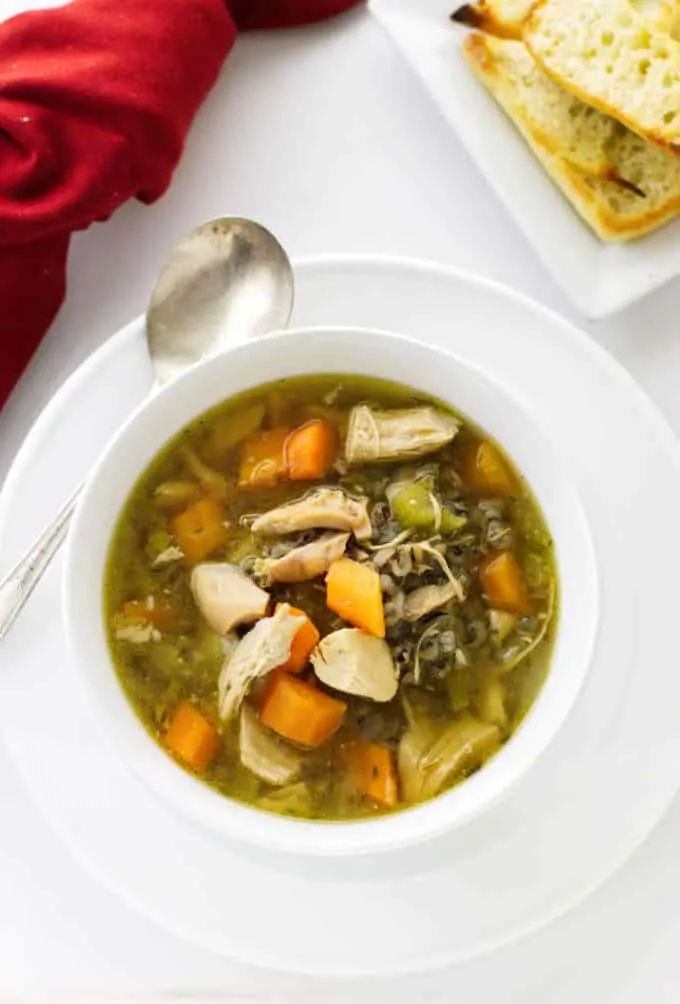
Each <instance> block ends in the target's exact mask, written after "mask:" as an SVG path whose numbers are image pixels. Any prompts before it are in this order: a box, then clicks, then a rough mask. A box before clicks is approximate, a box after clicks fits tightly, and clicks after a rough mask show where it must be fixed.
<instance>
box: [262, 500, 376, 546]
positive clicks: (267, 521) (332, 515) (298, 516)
mask: <svg viewBox="0 0 680 1004" xmlns="http://www.w3.org/2000/svg"><path fill="white" fill-rule="evenodd" d="M251 529H252V531H253V533H259V534H262V535H264V536H269V537H274V536H278V535H283V534H286V533H297V532H298V531H300V530H315V529H322V530H344V531H345V532H346V533H350V532H351V533H353V534H354V536H355V537H356V538H357V540H366V539H367V538H369V537H370V536H371V521H370V519H369V516H368V510H367V508H366V499H363V498H362V499H355V498H352V497H351V496H350V495H346V494H345V492H343V491H341V490H340V489H339V488H317V489H316V490H315V491H312V492H310V493H309V494H308V495H305V496H304V498H301V499H298V501H297V502H289V503H288V504H287V505H282V506H280V507H279V508H278V509H271V510H270V511H269V512H265V513H263V514H262V516H258V517H257V519H256V520H255V521H254V522H253V525H252V528H251Z"/></svg>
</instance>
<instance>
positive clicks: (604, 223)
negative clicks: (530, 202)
mask: <svg viewBox="0 0 680 1004" xmlns="http://www.w3.org/2000/svg"><path fill="white" fill-rule="evenodd" d="M517 44H521V43H516V42H514V41H508V40H495V44H494V40H492V39H490V38H489V37H488V36H486V35H482V34H479V33H474V34H472V35H470V36H468V38H467V39H466V40H465V43H464V46H463V49H464V53H465V56H466V59H467V61H468V63H469V64H470V66H471V68H472V70H473V71H474V73H475V74H476V76H477V77H478V78H479V80H480V81H481V82H482V83H483V84H484V86H485V87H486V88H487V89H488V90H489V92H490V93H491V94H492V96H493V97H494V98H495V100H496V101H497V102H498V104H499V105H500V106H501V108H503V110H504V111H505V112H506V114H507V115H508V116H509V117H510V119H511V120H512V122H513V124H514V125H515V127H516V128H517V129H518V131H519V132H520V133H521V135H522V136H523V137H524V139H525V140H526V142H527V143H528V145H529V146H530V148H531V149H532V151H533V152H534V154H535V155H536V157H537V158H538V160H539V161H540V163H541V164H542V165H543V167H544V168H545V170H546V171H547V172H548V174H549V175H550V177H551V178H552V180H553V181H554V182H555V184H556V185H557V186H558V187H559V188H560V189H561V191H562V192H563V194H564V195H565V196H566V197H567V199H568V200H569V202H570V203H571V204H572V205H573V206H574V208H575V209H576V210H577V212H578V213H579V214H580V215H581V217H582V218H583V219H584V220H585V222H586V223H587V224H588V225H589V226H590V227H591V229H592V230H593V231H594V232H595V233H596V234H597V235H598V236H599V237H600V238H601V239H602V240H604V241H626V240H633V239H635V238H637V237H642V236H643V235H644V234H646V233H649V231H651V230H654V229H656V228H657V227H659V226H661V225H662V224H663V223H666V222H667V221H668V220H670V219H672V218H673V217H674V216H675V215H676V214H677V213H678V212H680V161H678V160H677V158H675V157H672V156H670V155H668V154H667V153H665V152H664V151H662V150H658V149H656V148H655V147H652V146H650V145H649V144H648V143H646V142H645V141H644V140H643V139H641V138H640V137H639V136H637V135H635V134H634V133H631V132H630V131H629V130H627V129H624V128H622V127H619V128H618V129H616V130H615V131H614V133H613V134H612V136H611V138H610V140H609V142H608V143H607V144H606V156H607V158H608V160H609V162H610V163H611V164H612V165H613V167H614V169H615V170H616V171H618V172H624V171H625V173H626V176H627V177H629V178H630V181H631V187H630V188H625V187H622V186H621V185H620V184H618V183H616V182H613V181H609V180H607V179H606V178H601V177H596V176H594V175H592V174H590V173H587V172H585V171H583V170H581V169H580V168H579V167H577V166H575V165H574V164H573V163H570V162H569V161H568V160H566V159H565V158H564V157H563V156H561V155H560V153H559V152H557V151H558V150H559V142H558V139H559V137H556V136H548V135H547V134H545V133H540V132H538V131H536V130H535V129H534V128H533V126H532V123H531V121H530V120H529V118H528V116H527V114H526V110H525V106H524V104H523V102H522V101H521V99H520V98H519V97H518V93H519V90H518V87H517V85H516V80H515V79H514V77H513V70H512V68H513V63H512V62H511V61H509V60H508V59H507V58H498V53H499V47H503V48H506V49H507V46H510V45H512V46H516V45H517Z"/></svg>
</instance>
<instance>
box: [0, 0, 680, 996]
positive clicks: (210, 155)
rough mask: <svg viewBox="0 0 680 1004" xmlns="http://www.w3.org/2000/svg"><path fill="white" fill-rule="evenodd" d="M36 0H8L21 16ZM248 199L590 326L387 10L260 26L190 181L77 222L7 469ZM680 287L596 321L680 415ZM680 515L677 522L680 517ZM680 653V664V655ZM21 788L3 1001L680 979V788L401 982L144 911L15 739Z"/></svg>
mask: <svg viewBox="0 0 680 1004" xmlns="http://www.w3.org/2000/svg"><path fill="white" fill-rule="evenodd" d="M48 2H49V0H48ZM413 2H414V3H417V2H418V0H413ZM23 5H24V4H23V3H22V0H0V14H9V13H12V12H13V11H15V10H18V9H19V8H20V6H23ZM26 6H28V4H26ZM230 212H231V213H238V214H241V215H245V216H252V217H255V218H257V219H260V220H262V221H263V222H264V223H266V224H267V225H269V226H270V227H271V228H272V229H273V230H274V231H275V232H276V233H277V234H278V235H279V236H280V238H281V240H282V241H283V242H284V244H285V245H286V247H287V248H288V249H289V251H290V252H291V253H292V254H294V255H295V254H308V253H314V252H325V251H343V252H353V251H365V252H372V251H380V252H387V253H392V254H404V255H410V256H420V257H424V258H430V259H437V260H440V261H443V262H447V263H450V264H453V265H457V266H460V267H463V268H466V269H470V270H473V271H476V272H479V273H481V274H483V275H487V276H491V277H493V278H494V279H497V280H500V281H501V282H504V283H507V284H508V285H511V286H515V287H516V288H518V289H520V290H522V291H524V292H525V293H528V294H529V295H531V296H533V297H536V298H537V299H539V300H542V301H543V302H544V303H547V304H548V305H549V306H551V307H553V308H555V309H557V310H558V311H561V312H562V313H564V314H566V315H567V316H569V317H571V318H572V319H573V320H575V321H576V322H577V323H583V322H582V320H581V319H580V318H579V317H578V316H577V314H576V313H575V312H574V311H573V310H572V309H571V308H570V305H569V303H568V302H567V301H566V300H565V299H564V297H563V296H562V294H561V293H560V292H559V290H558V289H557V288H556V287H555V285H554V284H553V282H552V281H551V279H550V278H549V276H548V274H547V272H546V271H545V269H544V268H543V266H542V265H541V263H540V262H539V261H538V260H537V259H536V257H535V255H534V253H533V252H532V250H531V249H530V248H529V247H528V246H527V245H526V243H525V242H524V240H523V239H522V237H521V236H520V235H519V233H518V232H517V231H516V230H515V228H514V226H513V225H512V223H511V221H510V220H509V218H508V217H507V215H506V213H505V211H504V210H503V208H502V207H501V206H500V205H499V204H498V202H497V201H496V199H495V198H494V196H493V195H492V193H491V192H490V190H489V189H488V188H487V186H486V184H485V183H484V181H483V180H482V179H481V177H479V176H478V174H477V172H476V170H475V168H474V166H473V165H472V164H471V163H470V161H469V159H468V157H467V155H466V153H465V151H464V150H463V149H462V148H461V147H460V145H459V144H458V142H457V141H456V139H455V137H454V136H453V135H452V134H451V133H450V131H449V129H448V127H447V126H446V125H445V123H444V122H443V120H442V119H441V118H440V116H439V113H438V111H437V110H436V108H435V107H433V106H432V104H431V103H430V101H429V99H428V97H427V95H426V94H425V93H424V92H423V91H422V90H421V88H420V85H419V84H418V82H417V80H416V79H415V78H414V77H413V76H412V75H411V72H410V71H409V69H408V68H407V67H406V66H405V65H404V64H403V63H402V62H401V60H400V58H399V56H398V55H397V53H396V52H395V51H394V50H393V49H392V47H391V45H390V43H389V42H388V41H387V39H386V38H385V37H384V36H383V34H382V32H381V30H380V29H379V28H378V27H377V26H376V25H375V24H374V23H373V21H372V19H371V17H370V15H369V14H368V13H367V12H366V11H364V10H359V11H356V12H353V13H351V14H349V15H347V16H345V17H344V18H342V19H340V20H338V21H336V22H335V23H332V24H327V25H322V26H319V27H317V28H312V29H307V30H305V31H292V32H288V33H285V34H276V33H275V34H267V35H264V34H263V35H260V36H251V37H248V38H243V39H242V40H240V41H239V42H238V44H237V46H236V49H235V50H234V52H233V53H232V55H231V57H230V59H229V61H228V63H227V66H226V68H225V70H224V72H223V74H222V77H221V80H220V82H219V84H218V86H217V87H216V89H215V91H214V93H213V94H212V96H211V97H210V99H209V101H208V103H207V104H206V106H205V108H204V109H203V111H202V113H201V115H200V117H199V119H198V121H197V122H196V124H195V127H194V129H193V131H192V133H191V137H190V141H189V144H188V146H187V149H186V153H185V156H184V159H183V162H182V165H181V167H180V169H179V171H178V172H177V176H176V179H175V182H174V185H173V187H172V190H171V192H170V193H169V194H168V195H167V196H166V197H165V198H164V199H163V200H162V201H161V202H160V203H158V204H157V205H155V206H153V207H150V208H149V207H142V206H141V205H137V204H131V205H128V206H126V207H125V208H124V209H122V210H121V211H120V212H118V213H117V215H116V216H115V218H114V219H113V220H111V221H110V222H108V223H106V224H103V225H98V226H95V227H93V228H92V229H91V230H90V231H89V232H87V233H86V234H83V235H80V236H79V237H78V238H77V239H76V240H75V241H74V244H73V249H72V254H71V260H70V274H69V297H68V302H67V304H66V306H65V308H64V309H63V311H62V313H61V315H60V317H59V319H58V320H57V322H56V324H55V325H54V327H53V329H52V331H51V332H50V334H49V335H48V337H47V338H46V340H45V342H44V344H43V346H42V348H41V349H40V351H39V352H38V354H37V356H36V357H35V359H34V361H33V363H32V365H31V367H30V369H29V371H28V373H27V374H26V376H25V378H24V379H23V381H22V383H21V384H20V386H19V388H18V389H17V391H16V392H15V394H14V395H13V397H12V399H11V400H10V402H9V404H8V405H7V407H6V408H5V410H4V411H3V412H2V414H1V415H0V481H1V480H2V478H3V477H4V474H5V472H6V470H7V468H8V466H9V464H10V462H11V459H12V456H13V455H14V453H15V452H16V450H17V449H18V447H19V445H20V444H21V441H22V439H23V437H24V435H25V434H26V432H27V431H28V429H29V427H30V425H31V423H32V422H33V420H34V419H35V417H36V415H37V414H38V412H39V411H40V409H41V408H42V407H43V406H44V404H45V403H46V402H47V401H48V399H49V398H50V396H51V395H52V393H53V392H54V391H55V390H56V389H57V388H58V387H59V386H60V384H61V383H62V381H63V380H64V379H65V377H66V376H68V374H69V373H70V372H71V371H72V370H73V368H74V367H75V366H76V365H77V364H78V363H80V362H81V360H83V359H84V358H85V357H86V356H87V355H88V354H89V353H90V352H92V351H93V350H94V349H95V348H96V347H97V346H98V345H100V344H101V343H102V342H103V341H104V340H105V339H106V338H107V337H108V336H109V335H110V334H111V333H112V332H114V331H115V330H116V329H117V328H118V327H119V326H120V325H121V324H123V322H125V321H127V320H128V319H129V318H130V317H132V316H133V315H134V314H136V313H138V312H139V311H141V310H142V309H143V307H144V303H145V297H146V295H147V292H148V290H149V288H150V286H151V283H152V281H153V279H154V278H155V274H156V270H157V268H158V266H159V264H160V262H161V261H162V259H163V257H164V255H165V253H166V251H167V250H168V249H169V247H170V246H171V245H172V244H173V242H174V241H175V240H176V239H177V238H178V237H180V236H181V235H182V234H184V233H185V232H186V231H187V230H188V229H190V228H191V227H192V226H193V225H195V224H196V223H197V222H199V221H200V220H202V219H204V218H205V217H208V216H213V215H218V214H221V213H230ZM679 301H680V283H674V284H673V285H671V286H669V287H667V288H665V289H663V290H661V291H660V292H658V293H656V294H654V295H653V296H651V297H650V298H649V299H647V300H646V301H644V302H642V303H640V304H638V305H637V306H635V307H633V308H632V309H629V310H628V311H626V312H625V313H623V314H621V315H619V316H617V317H615V318H613V319H610V320H608V321H606V322H601V323H599V324H596V325H586V327H587V328H588V330H589V331H590V334H591V335H592V337H594V338H596V339H597V340H598V341H599V342H600V343H602V344H603V345H604V346H605V347H606V348H607V349H608V350H609V351H610V352H611V353H612V354H613V355H614V356H615V357H616V358H617V359H618V360H619V361H620V362H621V363H623V365H624V366H626V367H627V368H628V369H629V370H630V372H631V373H632V374H633V375H634V376H635V377H636V378H637V379H638V380H639V381H640V383H641V384H642V385H643V386H644V387H645V388H646V390H647V391H648V393H649V394H650V395H651V396H652V397H653V398H654V400H655V401H656V402H657V404H658V405H659V406H660V408H661V409H662V411H663V412H664V413H665V415H666V416H667V418H668V419H669V420H670V422H671V423H672V424H673V425H674V427H675V428H676V430H677V431H680V394H678V392H677V385H678V377H679V376H680V332H679V331H678V325H677V323H676V315H677V311H676V309H675V305H676V304H677V303H678V302H679ZM574 406H575V407H578V402H577V401H575V402H574ZM667 518H668V520H669V527H670V528H671V532H672V530H673V524H674V520H675V518H676V514H673V513H669V514H668V517H667ZM674 656H675V653H669V672H677V671H679V670H678V667H677V666H676V665H674V661H675V659H674ZM0 661H1V655H0ZM644 668H645V667H644V666H640V672H644ZM659 699H660V700H663V695H662V694H660V695H659ZM0 713H1V712H0ZM678 727H679V728H680V709H679V712H678ZM0 792H1V793H2V803H1V808H0V820H1V824H0V1001H2V1000H7V1001H12V1002H14V1001H18V1000H22V1001H23V1000H31V1001H32V1000H43V999H44V998H49V999H50V1000H51V999H52V998H53V997H56V998H57V999H62V998H63V999H64V1000H66V999H68V1000H69V1001H72V1000H74V999H80V998H82V999H83V1000H86V999H87V1000H88V1001H90V1000H92V997H93V995H98V996H99V995H101V996H104V995H110V996H115V995H118V996H123V995H128V994H129V995H140V994H143V993H149V994H150V993H157V994H160V993H161V992H163V993H167V994H173V995H181V994H182V992H185V993H186V992H187V991H192V992H194V993H200V994H205V995H206V996H210V997H211V998H218V999H219V998H220V997H221V996H225V997H226V996H227V995H228V994H243V993H264V992H267V993H271V994H278V995H284V994H285V995H287V996H288V997H291V996H295V997H307V996H309V999H310V1001H311V1000H315V1001H319V1000H320V999H321V998H320V996H319V991H320V990H323V991H324V999H326V998H329V999H330V998H331V997H332V998H333V999H337V1000H343V1001H344V1000H347V999H348V998H349V997H350V996H351V998H352V999H359V1000H360V999H362V998H366V999H367V1000H368V999H369V998H370V1000H371V1001H372V1002H375V1001H376V1000H377V1001H379V1002H380V1001H383V1000H384V1001H387V1000H388V999H389V1000H390V1001H395V1002H399V1001H401V1000H404V1001H406V1000H408V1001H410V1002H413V1001H423V1000H438V1001H447V1002H448V1001H452V1002H453V1001H465V1002H466V1004H487V1002H492V1001H500V1000H502V1001H503V1002H504V1004H520V1002H521V1004H591V1002H592V1004H614V1002H616V1004H639V1002H645V1004H646V1002H650V1004H666V1002H669V1004H670V1002H671V1001H672V1002H673V1004H677V1001H678V999H679V998H680V954H679V953H678V944H679V943H680V907H679V904H680V864H679V862H680V854H679V852H678V840H679V838H680V804H678V803H676V804H675V806H674V807H673V809H672V810H671V812H670V813H669V815H668V816H667V817H666V819H665V820H664V821H663V822H662V823H661V824H660V826H659V827H658V829H657V830H656V831H655V833H654V834H653V835H652V836H651V838H650V839H649V841H648V842H647V844H646V845H645V846H644V847H643V848H642V850H641V851H640V852H638V854H637V855H636V856H635V857H634V858H633V859H632V860H631V861H630V862H629V863H628V865H627V866H626V867H625V868H624V869H623V870H622V871H621V872H619V874H618V875H617V876H616V877H615V878H614V879H613V880H612V881H610V882H609V883H608V884H607V885H606V886H605V887H604V888H602V889H601V890H600V891H599V892H598V893H596V894H595V895H594V896H592V897H591V898H590V899H589V900H588V901H587V902H586V903H584V904H583V905H582V906H581V907H580V908H579V909H577V910H576V911H574V912H572V913H571V914H570V915H568V916H567V917H565V918H563V919H562V920H561V921H559V922H557V923H555V924H553V925H552V926H550V927H549V928H546V929H544V930H543V931H542V932H540V933H539V934H536V935H534V936H532V937H531V938H529V939H526V940H524V941H523V942H520V943H516V944H515V945H513V946H510V947H508V948H506V949H504V950H502V951H499V952H496V953H495V954H493V955H489V956H486V957H485V958H483V959H481V960H477V961H475V962H472V963H468V964H466V965H464V966H460V967H457V968H456V969H454V970H451V971H449V972H447V973H438V974H433V975H431V976H426V977H419V978H417V979H415V978H414V979H411V980H409V979H403V978H402V979H400V980H399V981H398V984H397V985H392V984H390V983H387V982H364V983H361V984H348V983H343V982H336V983H334V984H333V985H329V984H322V983H320V982H318V981H310V980H303V979H297V978H296V979H294V978H283V977H280V976H272V975H271V974H265V973H261V972H258V971H255V970H249V969H246V968H244V967H243V966H240V965H238V964H236V963H235V962H230V961H228V960H226V959H223V958H220V957H217V956H214V955H212V954H209V953H207V952H203V951H200V950H198V949H196V948H193V947H191V946H189V945H186V944H184V943H182V942H180V941H177V940H176V939H174V938H172V937H171V936H169V935H167V934H166V933H164V932H163V931H161V930H159V929H158V928H156V927H155V926H154V925H153V924H151V923H150V922H147V921H146V920H144V919H143V918H141V917H139V916H137V915H136V914H134V913H132V912H130V910H129V909H128V908H127V907H126V906H124V905H123V904H122V903H121V902H119V901H118V900H117V899H115V898H114V897H113V896H112V895H110V894H109V893H108V892H106V891H104V890H103V889H102V888H100V887H99V886H98V885H97V883H96V882H95V881H94V880H93V879H92V878H90V876H89V875H88V874H86V873H85V872H84V871H83V870H82V869H81V867H80V866H79V864H78V863H77V862H76V860H75V859H74V858H73V857H72V856H71V854H70V852H69V850H68V848H66V847H64V846H62V844H61V843H60V842H59V841H58V840H57V838H56V837H55V836H54V835H53V834H52V832H51V831H50V830H49V828H48V827H47V826H46V824H45V822H44V821H43V819H42V817H41V816H40V815H39V813H38V812H37V810H36V808H35V807H34V806H33V805H32V804H31V802H30V801H29V799H28V797H27V796H26V794H25V793H24V791H23V790H22V788H21V786H20V783H19V781H18V779H17V777H16V776H15V774H14V772H13V769H12V765H11V763H10V761H9V758H8V756H7V754H6V752H5V751H4V750H3V749H2V746H0ZM235 908H236V907H235ZM451 908H452V909H454V910H455V908H456V907H455V903H452V904H451ZM405 909H406V906H405ZM405 922H406V923H407V922H408V917H407V916H406V917H405ZM310 923H313V918H310ZM301 936H304V932H301Z"/></svg>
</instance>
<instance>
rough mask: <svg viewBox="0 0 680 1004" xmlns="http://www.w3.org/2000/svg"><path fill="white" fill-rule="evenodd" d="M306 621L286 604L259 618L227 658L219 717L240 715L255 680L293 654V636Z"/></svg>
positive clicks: (222, 679)
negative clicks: (245, 698) (273, 612)
mask: <svg viewBox="0 0 680 1004" xmlns="http://www.w3.org/2000/svg"><path fill="white" fill-rule="evenodd" d="M304 623H305V618H304V616H299V615H297V614H293V613H292V609H291V607H290V606H289V605H288V604H287V603H282V604H281V606H280V607H278V609H277V611H276V613H275V614H274V616H273V617H265V618H264V619H263V620H261V621H258V622H257V624H256V625H255V627H254V628H251V630H250V631H249V632H248V634H247V635H245V636H244V637H243V638H242V639H241V640H240V641H239V643H238V644H237V645H236V648H235V649H234V650H233V652H232V653H231V654H228V655H227V656H226V658H225V660H224V665H223V666H222V670H221V672H220V679H219V683H218V694H219V711H220V718H222V719H224V720H227V719H229V718H233V716H234V715H236V714H238V711H239V709H240V707H241V705H242V703H243V699H244V697H245V696H246V694H247V693H248V689H249V687H250V686H251V684H252V683H253V681H254V680H257V679H258V678H259V677H261V676H266V675H267V673H271V671H272V670H273V669H276V668H277V666H282V665H283V663H284V662H287V660H288V658H289V656H290V649H291V645H292V644H293V638H294V637H295V635H296V634H297V633H298V631H299V630H300V628H301V627H302V626H303V624H304Z"/></svg>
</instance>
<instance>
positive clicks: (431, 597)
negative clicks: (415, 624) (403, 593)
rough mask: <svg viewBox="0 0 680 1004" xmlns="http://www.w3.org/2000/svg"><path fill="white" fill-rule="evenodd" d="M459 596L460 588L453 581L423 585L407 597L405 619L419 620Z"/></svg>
mask: <svg viewBox="0 0 680 1004" xmlns="http://www.w3.org/2000/svg"><path fill="white" fill-rule="evenodd" d="M459 598H460V595H459V590H458V589H457V588H456V586H455V585H454V584H453V582H446V583H444V584H443V585H441V586H421V587H420V588H419V589H414V590H413V592H412V593H409V594H408V596H407V597H406V600H405V601H404V620H407V621H418V620H420V618H421V617H426V616H427V615H428V614H431V613H432V612H433V610H439V608H440V607H443V606H445V605H446V604H447V603H450V602H451V600H457V599H459Z"/></svg>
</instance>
